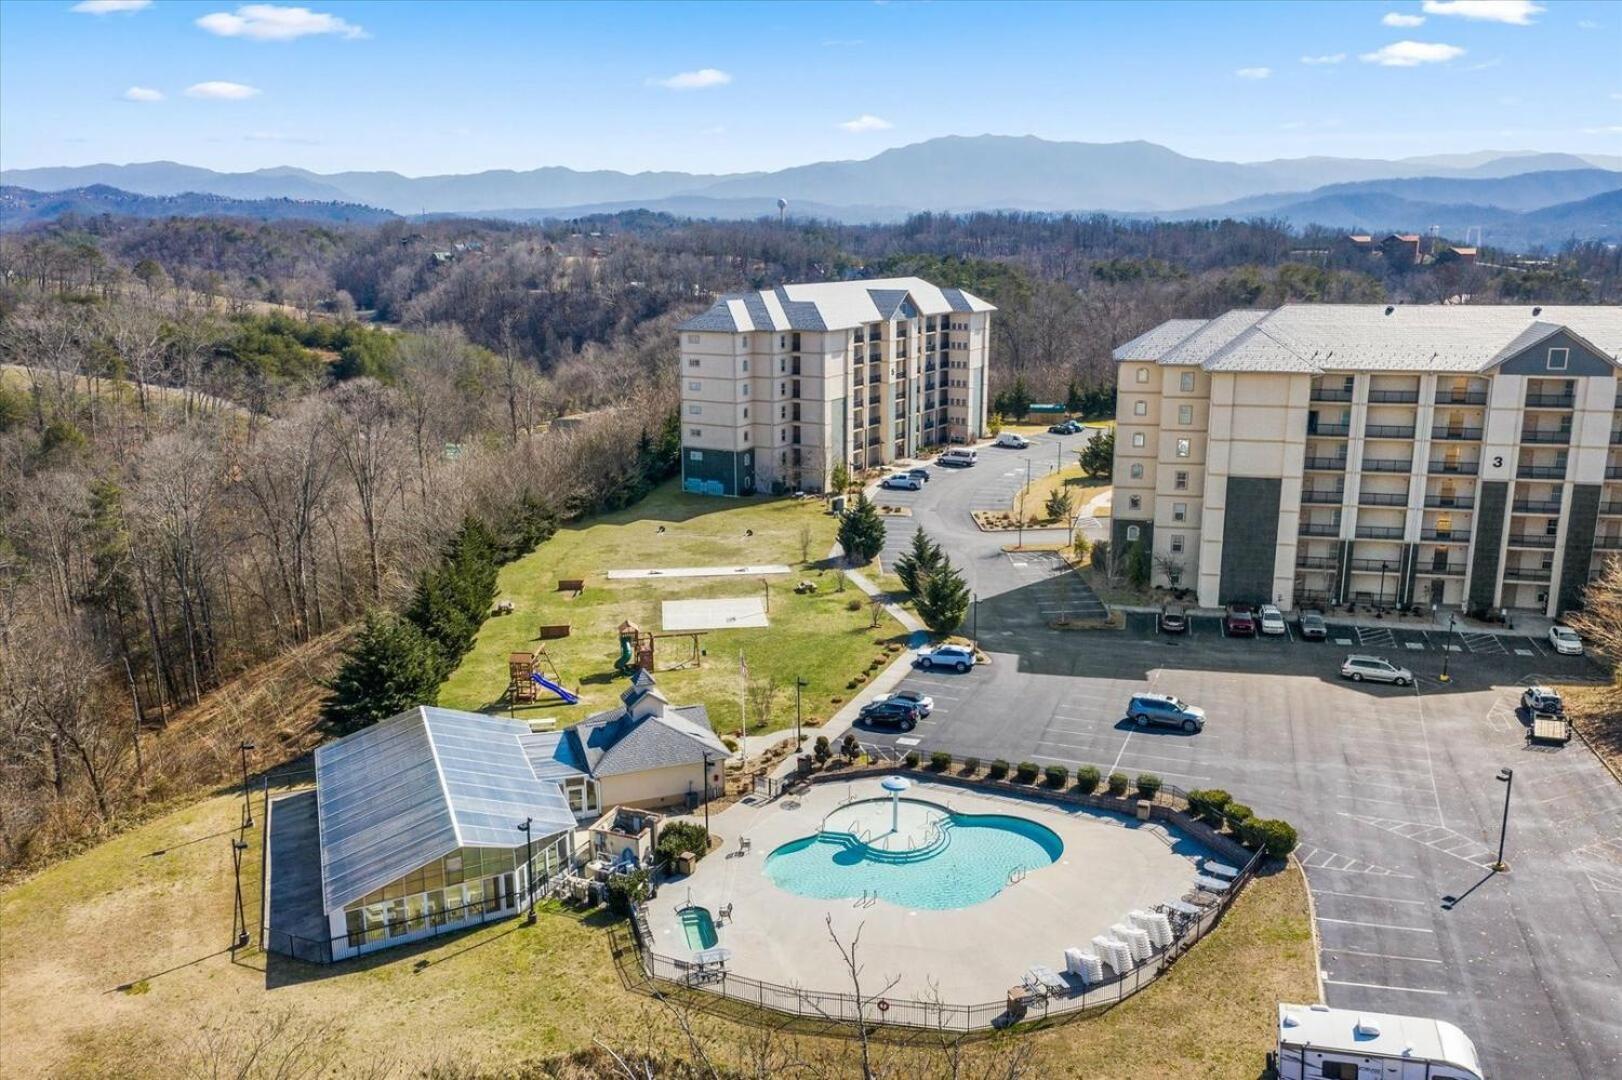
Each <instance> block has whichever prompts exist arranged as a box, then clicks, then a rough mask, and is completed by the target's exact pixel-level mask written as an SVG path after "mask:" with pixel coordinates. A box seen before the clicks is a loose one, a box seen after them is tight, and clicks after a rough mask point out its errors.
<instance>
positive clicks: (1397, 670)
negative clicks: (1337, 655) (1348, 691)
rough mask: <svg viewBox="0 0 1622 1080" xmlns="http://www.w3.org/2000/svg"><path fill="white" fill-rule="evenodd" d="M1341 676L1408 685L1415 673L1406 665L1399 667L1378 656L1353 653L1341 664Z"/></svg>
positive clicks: (1357, 679) (1357, 680)
mask: <svg viewBox="0 0 1622 1080" xmlns="http://www.w3.org/2000/svg"><path fill="white" fill-rule="evenodd" d="M1340 677H1341V678H1343V679H1350V680H1352V681H1353V682H1362V681H1363V680H1364V679H1367V680H1369V681H1370V682H1388V683H1395V684H1396V685H1398V686H1407V685H1408V684H1410V683H1412V682H1413V681H1414V673H1413V672H1411V671H1409V670H1408V669H1407V668H1405V667H1398V666H1397V665H1396V664H1393V663H1392V662H1391V661H1389V660H1386V659H1383V658H1381V657H1378V656H1364V655H1361V654H1359V653H1353V654H1352V655H1350V656H1348V657H1347V658H1346V662H1345V663H1343V664H1341V665H1340Z"/></svg>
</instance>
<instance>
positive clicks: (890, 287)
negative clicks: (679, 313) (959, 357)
mask: <svg viewBox="0 0 1622 1080" xmlns="http://www.w3.org/2000/svg"><path fill="white" fill-rule="evenodd" d="M995 310H996V308H995V307H993V306H992V305H991V304H988V303H987V302H986V301H984V300H982V299H980V298H979V297H978V296H975V295H974V294H972V293H969V292H966V291H964V290H963V289H942V288H940V287H938V286H936V285H932V284H930V283H929V282H927V281H925V280H923V279H922V278H916V277H905V278H879V279H874V280H872V281H831V282H811V283H805V284H796V285H779V286H777V287H776V288H772V289H763V290H761V291H759V292H747V293H728V294H726V295H725V296H722V297H720V298H719V299H717V300H716V301H715V303H714V304H712V305H711V306H710V309H709V310H708V311H706V312H704V313H703V314H702V315H696V316H694V317H693V318H691V319H688V320H687V321H686V322H684V323H682V324H681V326H679V327H678V328H677V329H679V330H683V331H706V330H708V331H719V332H723V333H729V334H735V333H746V332H750V331H755V330H771V331H778V330H808V331H823V330H852V329H855V328H856V327H858V326H864V325H866V324H867V323H872V322H880V321H883V320H888V319H894V318H897V317H902V318H909V319H913V318H918V317H920V316H924V315H946V314H952V313H965V312H973V311H995Z"/></svg>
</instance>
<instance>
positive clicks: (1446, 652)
mask: <svg viewBox="0 0 1622 1080" xmlns="http://www.w3.org/2000/svg"><path fill="white" fill-rule="evenodd" d="M1458 621H1459V617H1458V616H1457V615H1449V616H1448V617H1447V636H1448V638H1451V637H1452V636H1453V624H1454V623H1456V622H1458ZM1443 645H1444V646H1445V648H1443V649H1442V682H1448V681H1449V680H1451V679H1452V676H1451V675H1449V674H1448V673H1447V662H1448V660H1449V659H1450V658H1451V657H1452V655H1453V643H1452V642H1451V641H1447V640H1444V641H1443Z"/></svg>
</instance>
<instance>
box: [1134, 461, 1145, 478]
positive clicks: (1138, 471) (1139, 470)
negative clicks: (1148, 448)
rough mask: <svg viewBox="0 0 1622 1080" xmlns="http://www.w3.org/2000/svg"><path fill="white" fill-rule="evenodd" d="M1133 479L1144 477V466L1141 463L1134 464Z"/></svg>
mask: <svg viewBox="0 0 1622 1080" xmlns="http://www.w3.org/2000/svg"><path fill="white" fill-rule="evenodd" d="M1132 479H1134V480H1142V479H1143V466H1142V465H1141V464H1135V465H1133V466H1132Z"/></svg>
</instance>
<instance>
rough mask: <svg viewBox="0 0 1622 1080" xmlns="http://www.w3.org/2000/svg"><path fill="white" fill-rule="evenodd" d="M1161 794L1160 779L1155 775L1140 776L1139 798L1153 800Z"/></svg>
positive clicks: (1144, 774)
mask: <svg viewBox="0 0 1622 1080" xmlns="http://www.w3.org/2000/svg"><path fill="white" fill-rule="evenodd" d="M1158 794H1160V777H1158V776H1156V775H1155V774H1154V773H1146V772H1145V773H1139V774H1138V798H1140V799H1153V798H1154V797H1155V796H1156V795H1158Z"/></svg>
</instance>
